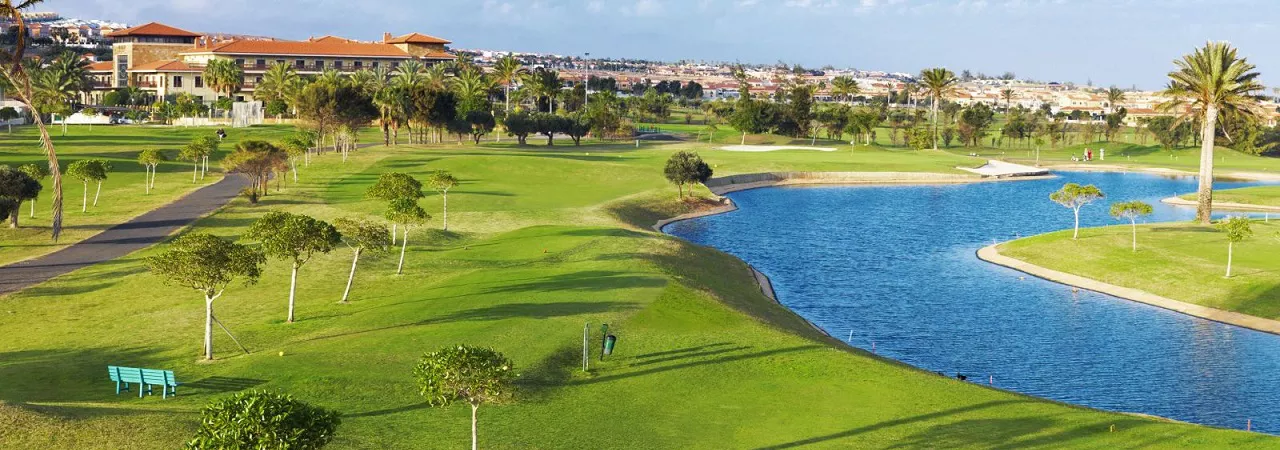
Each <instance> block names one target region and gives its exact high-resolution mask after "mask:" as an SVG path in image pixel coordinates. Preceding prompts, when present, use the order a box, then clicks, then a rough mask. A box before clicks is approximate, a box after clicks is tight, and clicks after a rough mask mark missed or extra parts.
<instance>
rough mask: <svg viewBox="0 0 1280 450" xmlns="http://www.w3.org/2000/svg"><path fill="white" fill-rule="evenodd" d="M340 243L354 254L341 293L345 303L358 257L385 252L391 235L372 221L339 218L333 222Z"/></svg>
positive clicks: (349, 292) (389, 243)
mask: <svg viewBox="0 0 1280 450" xmlns="http://www.w3.org/2000/svg"><path fill="white" fill-rule="evenodd" d="M334 226H335V227H337V229H338V233H339V234H341V235H342V242H343V243H345V244H347V246H348V247H351V250H352V253H353V254H354V255H353V256H352V258H351V274H350V275H348V276H347V288H346V289H345V290H343V291H342V301H341V302H340V303H347V298H348V297H349V296H350V295H351V283H352V282H353V281H355V279H356V265H357V264H359V263H360V255H362V254H364V252H366V251H368V252H369V254H370V255H371V256H378V255H381V254H383V253H385V252H386V251H387V247H388V246H390V245H391V243H392V242H391V233H390V232H388V231H387V227H386V226H385V225H382V224H379V223H374V222H372V221H368V220H363V219H354V218H345V217H344V218H340V219H338V220H337V221H335V222H334Z"/></svg>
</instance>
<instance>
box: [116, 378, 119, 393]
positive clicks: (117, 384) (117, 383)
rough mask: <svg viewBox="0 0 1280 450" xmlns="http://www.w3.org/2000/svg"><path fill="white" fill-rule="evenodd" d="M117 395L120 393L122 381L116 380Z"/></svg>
mask: <svg viewBox="0 0 1280 450" xmlns="http://www.w3.org/2000/svg"><path fill="white" fill-rule="evenodd" d="M116 395H120V382H119V381H117V382H116Z"/></svg>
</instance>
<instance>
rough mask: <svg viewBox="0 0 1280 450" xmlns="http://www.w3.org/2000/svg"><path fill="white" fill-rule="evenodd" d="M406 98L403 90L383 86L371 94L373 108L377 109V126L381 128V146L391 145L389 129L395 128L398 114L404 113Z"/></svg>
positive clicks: (396, 87)
mask: <svg viewBox="0 0 1280 450" xmlns="http://www.w3.org/2000/svg"><path fill="white" fill-rule="evenodd" d="M407 100H408V96H407V95H406V94H405V91H404V88H402V87H399V86H392V85H385V86H383V87H382V88H381V89H379V90H378V91H377V92H375V93H374V94H373V106H374V107H376V108H378V125H379V126H381V127H382V145H391V144H392V142H393V141H392V140H391V127H393V126H395V127H396V128H397V133H396V134H397V137H398V135H399V134H400V133H399V132H398V129H399V127H398V122H397V120H398V118H399V116H400V112H401V111H404V109H405V103H406V102H407Z"/></svg>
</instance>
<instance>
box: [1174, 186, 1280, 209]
mask: <svg viewBox="0 0 1280 450" xmlns="http://www.w3.org/2000/svg"><path fill="white" fill-rule="evenodd" d="M1179 198H1182V199H1184V200H1191V201H1195V200H1196V194H1185V195H1181V196H1179ZM1213 201H1214V203H1243V204H1246V205H1261V206H1280V186H1250V187H1243V188H1236V189H1224V190H1220V191H1213Z"/></svg>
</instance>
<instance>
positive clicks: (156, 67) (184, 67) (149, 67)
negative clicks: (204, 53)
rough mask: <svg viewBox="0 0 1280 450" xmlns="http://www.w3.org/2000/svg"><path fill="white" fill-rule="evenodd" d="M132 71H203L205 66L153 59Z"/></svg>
mask: <svg viewBox="0 0 1280 450" xmlns="http://www.w3.org/2000/svg"><path fill="white" fill-rule="evenodd" d="M109 62H110V61H108V63H109ZM129 71H131V72H152V71H155V72H203V71H204V68H203V67H196V66H192V65H190V64H187V63H185V62H182V61H177V60H172V59H170V60H161V61H152V62H149V63H145V64H138V65H136V66H133V68H132V69H129Z"/></svg>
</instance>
